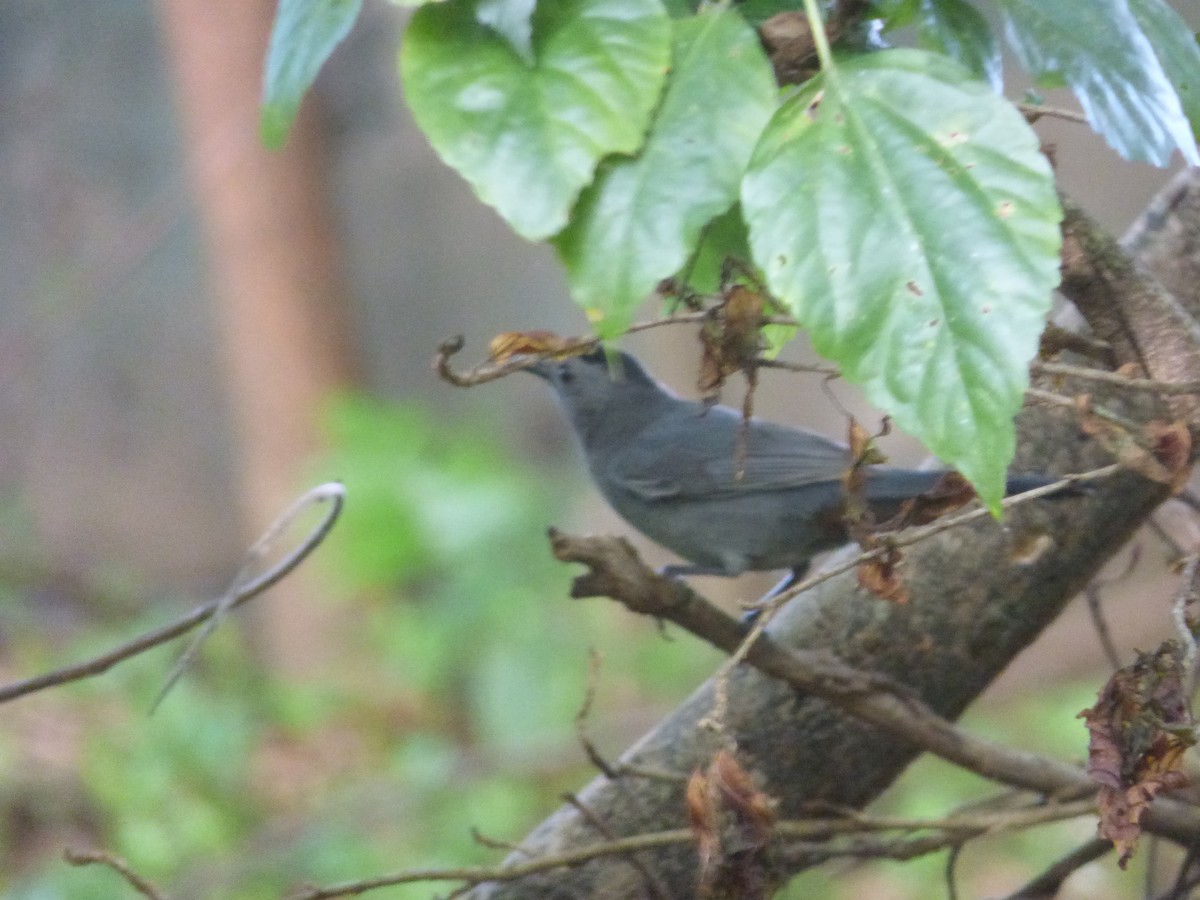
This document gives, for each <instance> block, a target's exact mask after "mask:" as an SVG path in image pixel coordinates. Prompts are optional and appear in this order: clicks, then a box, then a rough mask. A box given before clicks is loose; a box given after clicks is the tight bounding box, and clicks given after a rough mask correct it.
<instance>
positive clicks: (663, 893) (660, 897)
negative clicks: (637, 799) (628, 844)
mask: <svg viewBox="0 0 1200 900" xmlns="http://www.w3.org/2000/svg"><path fill="white" fill-rule="evenodd" d="M563 800H565V801H566V802H567V804H568V805H570V806H571V807H572V808H573V809H575V811H576V812H578V813H579V815H580V816H582V817H583V820H584V821H585V822H587V823H588V824H589V825H591V826H592V828H594V829H596V831H597V832H599V834H600V835H602V836H603V837H604V839H605V840H608V841H613V840H616V839H617V835H616V834H615V833H614V832H613V830H612V829H611V828H609V827H608V825H606V824H605V823H604V821H603V820H602V819H601V818H600V817H599V816H598V815H596V813H595V811H594V810H593V809H592V808H591V807H590V806H588V805H587V804H586V803H584V802H583V801H582V800H580V799H579V797H578V796H576V795H575V794H573V793H571V792H570V791H568V792H567V793H565V794H563ZM628 861H629V864H630V865H631V866H633V868H635V869H637V871H638V874H639V875H641V876H642V880H643V881H644V882H645V883H646V888H647V889H648V890H649V892H650V896H651V897H654V898H656V900H670V897H671V888H670V887H669V886H668V885H666V884H665V883H664V882H663V880H662V876H661V875H659V874H658V873H656V872H654V871H653V870H651V869H650V868H649V867H648V866H647V865H646V864H645V863H644V862H642V861H641V860H640V859H638V858H637V855H636V854H633V853H630V854H629V860H628Z"/></svg>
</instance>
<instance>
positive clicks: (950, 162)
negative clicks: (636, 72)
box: [742, 50, 1061, 512]
mask: <svg viewBox="0 0 1200 900" xmlns="http://www.w3.org/2000/svg"><path fill="white" fill-rule="evenodd" d="M742 208H743V210H744V212H745V216H746V221H747V223H748V224H749V226H750V246H751V248H752V249H753V251H754V257H755V259H756V261H757V263H758V265H759V266H760V267H761V268H762V270H763V272H764V274H765V277H766V279H767V283H768V285H769V287H770V288H771V290H772V292H773V293H775V294H776V296H778V297H779V298H780V300H781V301H782V302H783V303H784V305H785V306H787V307H788V308H789V310H790V311H791V312H792V314H793V315H794V316H795V317H796V318H797V320H798V321H799V322H800V324H801V325H802V326H803V327H805V328H806V329H808V331H809V333H810V335H811V337H812V341H813V345H814V347H815V348H816V349H817V351H818V352H819V353H821V354H822V355H824V356H826V357H828V358H829V359H831V360H833V361H835V362H836V363H837V364H838V365H839V366H840V367H841V370H842V372H843V374H844V375H845V376H846V378H848V379H849V380H850V381H853V382H855V383H857V384H860V385H862V387H863V389H864V391H865V392H866V394H867V397H868V398H869V399H870V400H871V401H872V402H873V403H874V404H876V405H877V406H879V407H881V408H882V409H884V410H885V411H886V412H888V413H889V414H890V415H892V416H893V417H894V418H895V420H896V422H897V424H899V425H900V427H901V428H903V429H904V430H905V431H907V432H909V433H910V434H913V435H914V436H916V437H918V438H920V439H921V440H922V441H924V443H925V444H926V446H928V447H929V448H930V449H931V450H932V451H933V452H934V453H935V454H936V455H937V456H939V457H940V458H941V459H942V460H943V461H944V462H946V463H948V464H950V465H953V466H955V467H956V468H957V469H959V471H961V472H962V473H963V475H965V476H966V477H967V478H969V479H970V480H971V481H972V482H973V483H974V484H975V486H976V488H977V489H978V491H979V494H980V496H981V497H982V498H983V499H984V501H985V502H986V503H987V504H988V506H989V508H991V509H992V510H993V512H995V511H998V509H999V500H1000V498H1001V497H1002V496H1003V493H1004V475H1005V469H1006V467H1007V465H1008V463H1009V461H1010V460H1011V458H1012V454H1013V451H1014V448H1015V434H1014V429H1013V422H1012V417H1013V415H1014V414H1015V412H1016V411H1017V409H1018V408H1019V407H1020V405H1021V399H1022V395H1023V393H1024V390H1025V387H1026V385H1027V381H1028V375H1027V371H1026V367H1027V365H1028V362H1029V360H1030V359H1031V358H1032V356H1033V354H1034V352H1035V351H1036V349H1037V341H1038V335H1039V334H1040V332H1041V329H1042V326H1043V324H1044V320H1045V316H1046V313H1047V312H1048V310H1049V308H1050V295H1051V289H1052V288H1053V287H1054V285H1055V284H1056V283H1057V282H1058V249H1059V244H1060V235H1059V229H1058V222H1059V219H1060V218H1061V211H1060V209H1059V205H1058V199H1057V196H1056V194H1055V190H1054V180H1053V176H1052V173H1051V171H1050V166H1049V163H1048V162H1047V161H1046V159H1045V157H1044V156H1043V155H1042V154H1041V153H1040V152H1039V150H1038V139H1037V137H1036V136H1035V135H1034V133H1033V132H1032V131H1031V130H1030V128H1029V127H1028V125H1027V124H1026V123H1025V121H1024V119H1023V118H1022V117H1021V115H1020V114H1019V113H1018V112H1017V111H1016V110H1015V109H1014V108H1013V107H1012V106H1011V105H1009V104H1008V103H1007V102H1005V101H1004V100H1003V99H1002V98H1000V97H999V96H997V95H996V94H995V93H993V92H992V91H991V90H990V89H989V88H988V87H987V86H986V85H984V84H982V83H980V82H978V81H974V80H973V79H971V78H970V77H969V73H968V72H967V71H966V70H965V69H963V68H962V67H960V66H959V65H957V64H956V63H954V62H952V61H950V60H949V59H947V58H946V57H944V56H939V55H935V54H930V53H925V52H921V51H915V50H890V51H884V52H881V53H874V54H868V55H865V56H861V57H857V58H854V59H851V60H847V61H845V62H842V63H840V64H839V65H838V67H837V68H836V69H833V70H830V71H827V72H826V73H824V74H823V75H821V76H819V77H818V78H816V79H814V80H813V81H812V82H810V84H809V85H807V86H806V87H805V88H804V89H803V90H802V91H801V92H800V93H799V94H797V95H796V96H795V97H794V98H793V99H791V100H789V101H788V103H786V104H785V105H784V106H783V107H782V108H781V109H780V110H779V112H778V113H777V114H776V115H775V117H774V119H773V120H772V122H771V124H770V125H769V126H768V127H767V129H766V131H765V132H764V135H763V140H762V142H761V143H760V145H759V147H758V148H757V150H756V151H755V154H754V159H753V160H752V161H751V163H750V170H749V172H748V174H747V176H746V179H745V182H744V184H743V188H742Z"/></svg>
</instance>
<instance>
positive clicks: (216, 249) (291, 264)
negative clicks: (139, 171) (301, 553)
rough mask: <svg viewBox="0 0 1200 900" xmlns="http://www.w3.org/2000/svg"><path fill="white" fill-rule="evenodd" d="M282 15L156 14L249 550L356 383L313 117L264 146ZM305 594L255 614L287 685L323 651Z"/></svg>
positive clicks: (297, 483) (249, 7)
mask: <svg viewBox="0 0 1200 900" xmlns="http://www.w3.org/2000/svg"><path fill="white" fill-rule="evenodd" d="M274 11H275V4H274V3H273V2H271V0H161V2H160V3H159V14H160V19H161V22H162V28H163V32H164V38H165V43H166V47H167V51H168V55H169V57H170V60H171V64H172V67H173V69H174V73H175V77H176V81H177V87H178V95H179V98H180V103H179V106H180V115H181V117H182V126H183V135H184V141H185V148H184V151H185V154H186V157H187V163H188V166H189V169H190V174H191V180H192V184H193V186H194V191H195V198H196V203H197V205H198V207H199V212H200V217H201V220H202V222H203V227H204V231H205V236H206V239H207V245H208V251H209V262H210V271H211V274H212V279H213V288H214V293H215V296H216V301H217V304H218V309H219V319H220V322H219V324H220V333H221V336H222V342H223V346H222V348H221V351H222V354H223V361H224V365H225V368H226V370H227V374H228V383H229V397H230V402H231V404H232V406H233V410H234V415H235V420H236V423H237V427H238V433H239V439H240V442H239V446H240V453H241V474H242V484H241V490H242V496H243V497H244V505H243V510H242V513H243V516H244V521H245V524H246V526H248V527H247V528H246V531H247V535H248V537H249V536H250V535H251V533H257V531H258V530H259V529H261V528H262V526H263V525H265V524H266V523H267V522H269V521H270V520H271V519H272V518H273V517H274V516H275V515H277V514H278V513H279V512H280V511H281V510H282V509H283V508H284V507H285V506H286V505H287V503H288V502H289V499H290V498H291V497H293V496H294V495H295V494H296V493H297V491H298V489H299V488H300V487H302V478H303V475H304V474H305V473H304V471H303V470H304V464H305V461H306V460H307V459H308V457H309V455H310V454H311V453H312V451H313V450H314V448H315V428H314V426H315V423H316V418H317V416H318V414H319V411H320V408H321V404H322V402H323V400H324V399H325V398H326V397H327V396H328V395H329V393H330V392H331V391H333V390H334V389H336V388H338V387H341V386H345V385H346V384H347V383H348V382H349V381H350V380H351V375H352V372H353V369H354V366H353V365H352V363H351V353H350V346H351V340H350V338H349V328H348V323H347V318H348V317H347V312H346V303H345V300H346V291H345V289H344V287H343V284H342V282H341V279H340V273H339V253H338V246H337V240H336V237H335V229H334V225H333V216H332V212H331V208H330V204H329V200H328V196H327V184H326V177H325V165H324V158H323V154H322V146H321V139H320V134H319V131H318V129H317V128H316V127H315V117H314V116H313V115H312V112H311V109H309V110H307V111H306V112H304V113H302V114H301V116H300V117H299V120H298V121H297V122H296V125H295V127H294V129H293V133H292V134H291V136H290V138H289V140H288V143H287V146H286V148H285V149H284V150H283V151H281V152H272V151H268V150H266V149H265V148H264V147H263V146H262V144H261V142H260V141H259V137H258V116H259V104H260V99H261V93H262V72H263V64H264V60H265V58H266V49H267V41H268V37H269V33H270V27H271V21H272V18H273V15H274ZM309 107H311V104H309ZM306 587H307V588H308V589H307V590H306ZM311 592H312V591H311V578H308V579H306V578H304V577H300V578H299V579H297V578H295V577H293V579H292V580H289V581H288V582H287V583H285V584H284V585H283V586H281V587H279V588H276V589H275V590H274V591H273V592H272V593H271V594H270V596H268V597H265V598H263V600H262V601H261V602H260V606H259V611H260V614H261V615H262V616H263V623H262V624H263V625H264V626H265V627H263V628H262V629H261V646H262V648H263V649H264V651H265V652H266V653H267V654H268V657H269V658H270V659H272V660H273V661H274V662H276V663H278V664H280V665H282V666H283V667H285V668H287V669H289V670H292V671H310V670H311V668H312V663H313V658H314V654H315V655H316V656H318V657H319V656H321V655H322V648H323V647H324V646H325V640H324V639H327V637H328V635H327V633H326V631H325V627H326V624H327V623H324V622H323V621H320V617H319V616H318V614H317V613H316V610H317V609H319V608H320V607H319V606H318V605H317V604H315V603H310V602H307V601H308V599H309V598H308V597H306V596H305V595H307V594H310V593H311Z"/></svg>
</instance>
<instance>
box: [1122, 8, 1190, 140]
mask: <svg viewBox="0 0 1200 900" xmlns="http://www.w3.org/2000/svg"><path fill="white" fill-rule="evenodd" d="M1129 9H1130V11H1131V12H1132V13H1133V15H1134V17H1135V18H1136V19H1137V21H1138V24H1139V25H1140V26H1142V31H1143V32H1144V33H1145V35H1146V38H1147V39H1148V40H1149V41H1150V44H1151V46H1153V47H1154V52H1155V54H1157V56H1158V60H1159V62H1161V63H1162V67H1163V71H1164V72H1166V75H1167V78H1169V79H1170V80H1171V84H1172V85H1173V86H1174V88H1175V92H1176V93H1177V94H1179V100H1180V102H1181V103H1182V104H1183V111H1184V114H1185V115H1186V116H1187V117H1188V121H1189V122H1190V123H1191V125H1192V132H1193V134H1194V133H1196V132H1197V131H1200V46H1198V45H1197V44H1196V36H1195V35H1194V34H1193V33H1192V30H1191V29H1190V28H1188V26H1187V23H1186V22H1184V21H1183V19H1181V18H1179V14H1178V13H1177V12H1175V10H1173V9H1171V7H1169V6H1167V4H1166V3H1164V2H1163V0H1129Z"/></svg>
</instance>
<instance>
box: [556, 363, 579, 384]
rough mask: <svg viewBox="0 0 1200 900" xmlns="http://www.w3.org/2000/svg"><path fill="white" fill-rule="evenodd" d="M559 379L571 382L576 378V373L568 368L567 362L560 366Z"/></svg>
mask: <svg viewBox="0 0 1200 900" xmlns="http://www.w3.org/2000/svg"><path fill="white" fill-rule="evenodd" d="M558 380H559V381H561V382H562V383H563V384H570V383H571V382H572V381H574V380H575V373H574V372H572V371H571V369H570V368H568V366H567V364H566V363H563V364H562V365H561V366H559V367H558Z"/></svg>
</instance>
